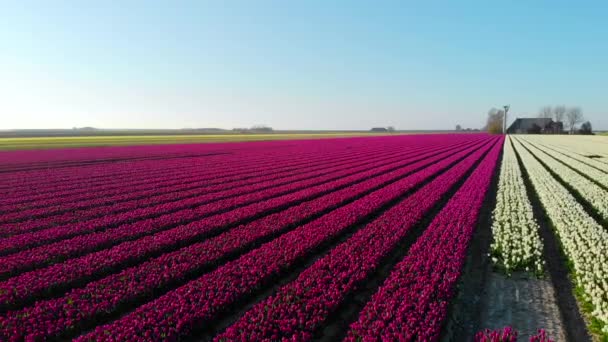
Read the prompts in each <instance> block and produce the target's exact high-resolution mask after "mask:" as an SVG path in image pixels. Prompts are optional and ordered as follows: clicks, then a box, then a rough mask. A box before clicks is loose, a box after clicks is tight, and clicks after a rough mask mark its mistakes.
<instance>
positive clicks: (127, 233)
mask: <svg viewBox="0 0 608 342" xmlns="http://www.w3.org/2000/svg"><path fill="white" fill-rule="evenodd" d="M412 158H413V157H412ZM405 163H407V161H403V162H402V164H405ZM390 167H391V166H387V168H390ZM393 167H395V166H393ZM367 170H371V172H372V173H373V174H376V173H377V172H378V169H374V168H373V165H371V166H368V167H366V168H354V169H350V170H346V171H343V172H336V173H333V174H330V175H326V176H323V177H318V178H315V179H309V180H305V181H300V182H295V183H292V184H286V185H282V186H277V187H275V188H271V189H267V190H264V191H259V192H255V193H250V194H246V195H242V196H237V197H232V198H227V199H223V200H220V201H217V202H213V203H208V204H204V205H201V206H199V207H196V208H193V209H182V210H179V211H175V212H172V213H170V214H165V215H161V216H158V217H154V218H150V219H144V220H138V217H139V216H141V215H142V214H144V213H145V212H146V210H150V211H152V209H150V208H144V209H142V210H137V211H136V212H128V213H124V214H121V215H114V216H108V217H104V218H100V219H98V220H103V222H105V223H106V224H112V222H114V221H119V220H125V221H127V222H128V223H125V224H122V225H119V226H118V227H116V228H112V229H107V230H105V231H98V232H94V231H95V230H96V229H95V228H94V227H95V226H92V225H88V224H84V225H82V226H80V227H79V228H78V229H76V228H75V227H66V228H61V229H60V228H53V229H48V230H46V231H42V232H38V233H35V234H31V235H29V234H24V235H17V236H15V238H20V237H24V236H27V237H28V238H30V239H32V241H35V240H36V239H40V240H49V239H51V238H55V237H56V236H58V235H60V234H76V233H79V234H82V235H78V236H75V237H72V238H69V239H66V240H61V241H57V242H54V243H50V244H48V245H44V246H40V247H35V248H32V249H28V250H24V251H21V252H17V253H14V254H10V255H6V256H3V257H0V277H6V276H9V275H16V274H18V273H21V272H23V271H26V270H30V269H35V268H38V267H41V266H44V265H48V264H52V263H54V262H56V261H59V260H61V259H65V258H71V257H75V256H78V255H82V254H86V253H90V252H94V251H96V250H100V249H103V248H108V247H111V246H112V245H115V244H118V243H120V242H122V241H126V240H134V239H136V238H139V237H142V236H146V235H152V234H154V233H156V232H160V231H163V230H167V229H171V228H172V227H175V226H179V225H185V224H189V223H190V224H197V222H196V221H197V220H200V219H202V218H204V217H207V216H210V215H216V217H215V219H217V217H221V216H217V214H221V213H223V212H226V211H228V210H232V209H236V208H239V207H243V206H246V205H248V204H252V203H256V202H258V203H265V201H266V200H272V199H274V200H272V201H271V202H273V203H275V204H274V206H275V207H276V206H279V207H280V206H285V205H286V203H283V202H278V201H277V200H276V198H277V197H280V196H281V195H286V194H293V193H294V192H295V193H298V192H297V191H298V190H301V189H305V190H306V188H309V187H313V189H316V186H320V188H323V189H324V190H323V191H329V190H330V188H329V189H326V188H325V187H324V186H323V185H324V184H325V183H327V182H330V181H332V180H336V179H337V180H344V179H346V178H345V177H348V176H354V177H356V176H357V173H359V172H364V171H367ZM306 193H310V192H306ZM174 205H175V204H174ZM154 208H155V209H154V210H166V211H169V210H170V209H171V207H170V206H168V205H161V206H159V207H158V208H157V207H154ZM152 212H153V211H152ZM129 215H130V216H129ZM125 216H127V218H131V219H132V220H136V221H135V222H133V223H130V222H129V220H128V219H125ZM212 218H214V217H212ZM93 221H95V220H93ZM90 222H92V221H90ZM90 222H89V224H90ZM51 234H55V235H51Z"/></svg>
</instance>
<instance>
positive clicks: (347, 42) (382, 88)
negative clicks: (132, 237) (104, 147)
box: [0, 0, 608, 130]
mask: <svg viewBox="0 0 608 342" xmlns="http://www.w3.org/2000/svg"><path fill="white" fill-rule="evenodd" d="M606 17H608V2H605V1H587V2H586V1H576V2H574V1H559V0H553V1H530V0H528V1H487V0H486V1H466V0H463V1H433V0H427V1H405V0H403V1H356V0H351V1H327V0H325V1H321V0H309V1H296V0H293V1H254V0H247V1H230V0H225V1H152V0H150V1H92V0H91V1H71V2H68V1H59V0H57V1H5V0H0V116H1V119H0V129H16V128H71V127H75V126H76V127H83V126H93V127H98V128H201V127H220V128H227V129H230V128H233V127H249V126H252V125H256V124H264V125H269V126H271V127H273V128H275V129H369V128H371V127H374V126H389V125H390V126H394V127H396V128H397V129H404V130H409V129H453V128H454V127H455V125H456V124H460V125H461V126H463V127H471V128H479V127H482V126H483V124H484V121H485V118H486V113H487V112H488V110H489V109H490V108H492V107H500V106H502V105H505V104H510V105H511V112H510V120H509V121H512V119H514V118H515V117H518V116H519V117H526V116H536V115H537V113H538V110H539V109H540V107H542V106H545V105H558V104H565V105H568V106H580V107H582V108H583V112H584V115H585V118H586V119H588V120H590V121H591V123H592V124H593V126H594V128H595V129H604V130H608V106H607V104H608V101H607V99H608V91H607V90H608V84H607V82H606V80H607V79H608V21H607V20H606Z"/></svg>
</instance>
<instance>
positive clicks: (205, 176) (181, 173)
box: [3, 151, 390, 221]
mask: <svg viewBox="0 0 608 342" xmlns="http://www.w3.org/2000/svg"><path fill="white" fill-rule="evenodd" d="M374 152H376V151H369V152H368V151H366V152H362V153H357V155H359V154H360V155H361V156H362V157H363V156H365V155H373V153H374ZM389 152H390V151H389ZM340 158H342V159H353V156H352V154H351V155H346V156H344V155H335V156H334V155H330V156H323V157H322V158H308V159H306V158H297V159H295V160H291V161H290V162H289V163H286V164H283V163H282V161H281V160H277V158H275V160H274V161H272V159H269V160H263V161H256V162H255V163H253V165H254V168H253V170H252V167H251V165H248V166H247V167H245V168H243V167H241V168H238V167H235V166H234V161H231V162H227V163H222V165H221V167H220V166H218V167H214V168H210V167H207V168H205V172H204V173H202V172H201V170H202V169H201V165H196V166H194V167H190V166H188V164H183V166H185V167H184V168H183V169H182V170H178V171H177V172H176V173H175V174H171V173H166V174H160V175H153V176H152V177H148V175H147V173H145V172H144V173H132V174H131V178H128V179H125V180H122V179H120V178H119V181H116V180H114V181H113V182H110V183H109V182H107V181H105V182H104V183H102V186H97V187H83V186H80V187H78V188H77V189H78V190H77V191H76V192H74V191H65V192H59V191H49V193H47V194H46V198H43V197H42V196H45V194H42V195H41V194H38V195H35V196H36V198H34V197H30V198H25V199H23V198H18V203H15V204H14V205H13V206H12V207H11V206H10V205H9V204H8V203H6V202H4V203H5V206H6V207H4V206H3V211H5V212H9V211H11V210H13V211H14V210H17V209H19V210H24V209H27V208H30V207H31V208H39V207H44V206H50V205H54V204H55V205H57V204H66V203H69V202H81V201H83V200H86V199H91V198H93V199H95V198H99V197H101V196H104V197H105V196H112V195H116V194H122V193H123V192H124V188H129V189H132V192H135V193H137V192H139V191H143V190H155V189H156V190H157V191H159V190H161V188H168V189H169V190H170V191H171V190H172V187H173V186H175V185H181V184H187V183H190V182H192V181H193V179H192V178H193V177H194V180H199V181H205V180H206V181H214V182H218V181H219V180H220V179H224V178H226V177H230V176H232V177H233V178H237V179H240V178H244V177H248V176H249V175H250V174H251V176H253V175H256V174H258V175H263V174H265V173H268V171H269V170H271V169H273V168H276V165H277V163H281V164H279V165H284V166H282V167H281V168H280V169H295V168H296V167H297V166H300V167H305V166H307V165H311V164H310V163H311V162H313V163H315V162H322V161H325V162H327V161H330V160H332V159H336V160H340ZM311 159H312V160H311ZM315 159H317V160H315ZM133 175H137V179H135V180H134V179H132V176H133ZM5 201H6V200H5ZM22 216H23V215H22ZM24 217H27V215H26V216H24ZM8 218H9V217H6V218H4V220H6V219H8ZM4 220H3V221H4Z"/></svg>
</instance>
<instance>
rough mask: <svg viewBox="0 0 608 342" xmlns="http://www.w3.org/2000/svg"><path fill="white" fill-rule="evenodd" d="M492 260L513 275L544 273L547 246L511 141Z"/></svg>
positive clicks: (507, 143)
mask: <svg viewBox="0 0 608 342" xmlns="http://www.w3.org/2000/svg"><path fill="white" fill-rule="evenodd" d="M492 218H493V220H492V221H493V222H492V235H493V237H494V241H493V242H492V246H491V249H492V255H493V256H492V261H493V262H494V263H495V264H496V265H498V266H499V267H500V268H501V269H503V270H504V271H506V272H507V274H510V273H511V272H513V271H527V272H534V273H536V274H540V273H542V271H543V265H544V262H543V255H542V253H543V244H542V241H541V239H540V235H539V232H538V230H539V226H538V223H537V222H536V220H535V219H534V213H533V211H532V204H530V200H529V199H528V195H527V193H526V186H525V184H524V179H523V176H522V172H521V170H520V168H519V163H518V161H517V156H516V155H515V150H514V149H513V146H512V145H511V142H510V140H509V138H507V139H506V140H505V144H504V148H503V157H502V166H501V168H500V180H499V182H498V194H497V198H496V207H495V208H494V212H493V217H492Z"/></svg>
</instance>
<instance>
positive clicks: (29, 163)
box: [0, 139, 361, 186]
mask: <svg viewBox="0 0 608 342" xmlns="http://www.w3.org/2000/svg"><path fill="white" fill-rule="evenodd" d="M352 141H354V140H352V139H351V142H352ZM345 143H348V142H346V141H341V142H337V143H336V144H333V145H336V146H337V147H340V145H343V144H345ZM354 145H357V144H356V143H355V144H354ZM292 146H294V145H293V144H289V145H287V144H286V142H280V141H277V142H273V143H265V144H257V146H255V144H212V145H201V144H190V145H181V146H180V147H179V148H180V151H176V150H175V149H174V150H173V151H169V149H170V148H169V147H170V146H167V145H164V146H163V145H152V146H140V148H138V149H137V150H135V149H131V151H127V149H128V148H122V147H110V148H87V149H55V150H46V151H41V150H38V151H36V150H30V151H14V152H3V153H2V154H0V169H1V170H2V171H5V172H6V171H9V170H13V172H11V173H8V174H7V175H8V176H9V177H7V178H6V179H2V181H1V182H0V186H3V185H5V184H7V183H9V184H10V183H11V182H19V181H27V179H32V178H33V177H36V176H44V175H47V174H50V175H53V176H60V175H61V174H63V173H64V172H65V171H67V172H68V173H69V172H70V170H71V169H73V168H76V167H88V166H92V165H94V164H99V163H106V164H107V165H108V166H110V167H114V165H119V164H126V163H145V162H152V163H158V162H159V161H161V164H162V163H164V162H165V161H172V160H175V159H186V158H201V157H216V156H220V155H224V156H226V155H230V154H232V155H236V154H240V155H253V154H259V155H263V154H269V153H279V154H280V153H281V152H282V150H283V149H285V148H286V147H288V148H292ZM358 146H361V143H359V144H358ZM295 148H296V149H297V150H298V151H301V152H310V151H314V150H320V149H321V148H323V146H322V144H319V143H317V142H314V141H309V142H303V143H302V142H300V143H299V144H297V146H295ZM98 152H102V153H98ZM102 154H105V155H104V156H102ZM91 163H93V164H91ZM36 167H41V168H40V169H35V168H36ZM23 168H26V169H28V168H34V169H30V170H24V171H19V169H23ZM42 178H44V177H42Z"/></svg>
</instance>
